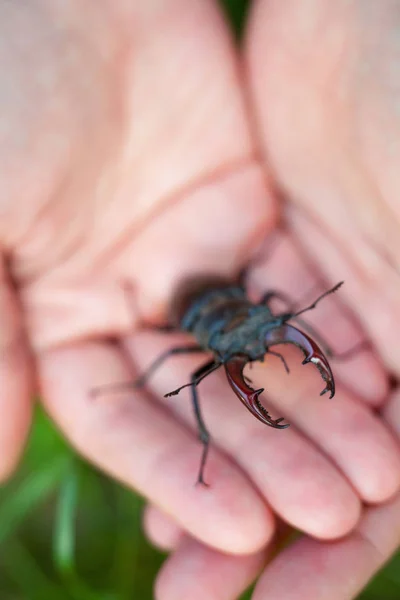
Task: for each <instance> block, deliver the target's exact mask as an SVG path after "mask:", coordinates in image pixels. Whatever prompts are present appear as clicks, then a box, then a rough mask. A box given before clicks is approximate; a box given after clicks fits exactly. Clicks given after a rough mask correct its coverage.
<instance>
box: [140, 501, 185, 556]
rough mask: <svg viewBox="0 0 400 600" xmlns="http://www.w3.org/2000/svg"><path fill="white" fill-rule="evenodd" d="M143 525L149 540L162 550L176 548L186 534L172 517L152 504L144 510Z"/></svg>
mask: <svg viewBox="0 0 400 600" xmlns="http://www.w3.org/2000/svg"><path fill="white" fill-rule="evenodd" d="M143 527H144V531H145V534H146V536H147V538H148V540H149V541H150V542H151V543H152V544H153V545H154V546H156V547H157V548H160V550H174V549H175V548H176V547H177V546H178V544H179V543H180V541H181V539H182V537H183V535H184V532H183V530H182V528H181V527H179V525H177V524H176V522H175V521H174V519H172V517H170V516H169V515H167V514H166V513H165V512H163V511H162V510H160V509H159V508H158V507H157V506H154V505H152V504H148V505H147V506H146V508H145V510H144V513H143Z"/></svg>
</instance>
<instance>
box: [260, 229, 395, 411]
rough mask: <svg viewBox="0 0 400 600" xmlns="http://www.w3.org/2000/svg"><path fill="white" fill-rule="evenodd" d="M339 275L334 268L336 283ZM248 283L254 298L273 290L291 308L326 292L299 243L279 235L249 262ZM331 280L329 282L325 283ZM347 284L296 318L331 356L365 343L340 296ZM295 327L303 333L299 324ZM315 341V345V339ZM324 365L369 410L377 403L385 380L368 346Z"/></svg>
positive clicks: (383, 396)
mask: <svg viewBox="0 0 400 600" xmlns="http://www.w3.org/2000/svg"><path fill="white" fill-rule="evenodd" d="M334 276H335V275H332V277H334ZM343 277H344V275H342V274H341V272H340V270H338V271H337V273H336V279H337V281H339V280H340V279H343ZM249 280H250V281H249V283H250V284H251V287H252V288H254V287H255V288H256V289H257V290H258V291H259V294H258V296H259V295H260V293H263V292H265V291H268V288H272V287H273V288H274V289H275V290H278V291H281V292H284V293H285V294H287V295H288V297H289V298H290V299H291V301H292V303H293V305H294V306H296V308H297V310H298V309H300V308H303V307H304V306H306V305H307V304H309V303H310V302H312V301H313V300H314V299H315V298H317V297H318V295H319V294H320V293H322V292H323V291H325V290H326V289H328V288H329V284H327V283H323V282H321V281H319V280H318V278H317V275H316V273H315V265H314V264H313V262H311V261H310V260H308V259H307V256H306V255H305V254H304V253H303V254H302V253H301V249H300V248H299V244H296V243H295V242H294V241H293V239H291V237H290V235H289V234H288V233H286V232H283V231H282V232H281V233H280V234H279V235H278V234H277V235H276V236H274V238H273V241H272V242H271V246H270V250H269V251H268V246H267V251H266V252H265V253H264V259H263V260H260V261H259V262H257V263H256V264H255V266H254V268H253V269H252V271H251V274H250V277H249ZM337 281H336V280H335V281H333V280H332V282H331V283H332V284H333V283H337ZM347 284H348V282H347V281H345V284H344V286H343V288H342V289H340V290H339V291H338V292H337V293H335V294H333V295H331V296H329V297H327V298H325V299H324V300H323V301H322V302H320V303H319V304H318V306H317V307H316V309H315V310H311V311H309V312H306V313H304V315H302V319H303V320H304V321H305V322H306V323H310V325H311V326H312V327H313V329H315V331H316V332H317V333H319V337H320V338H321V346H322V349H324V342H325V343H326V344H327V345H328V346H329V347H330V348H331V349H333V350H334V351H335V352H336V353H341V352H346V351H347V350H349V349H351V348H353V347H354V346H356V344H357V343H358V342H360V341H361V340H365V334H363V332H362V329H361V327H360V324H359V323H358V322H357V320H356V318H355V315H354V314H351V312H350V310H349V309H348V308H346V306H345V298H346V295H343V291H345V288H346V286H347ZM299 303H301V304H302V305H301V306H300V304H299ZM271 306H272V307H273V309H274V308H275V309H276V310H278V309H279V310H283V311H286V310H287V306H286V307H285V306H283V305H282V303H280V304H278V303H272V304H271ZM299 327H300V329H305V328H304V327H303V325H302V324H299ZM312 337H313V336H312ZM316 341H317V342H318V343H319V340H316ZM365 341H368V340H365ZM330 362H331V366H332V369H333V371H334V373H335V377H336V379H338V381H341V382H342V383H344V384H345V385H346V387H347V388H348V389H349V390H351V391H352V392H354V393H356V394H357V395H358V396H360V397H362V398H363V399H364V400H365V401H366V402H368V403H369V404H371V405H372V406H380V405H382V403H383V401H384V400H385V399H386V397H387V392H388V378H387V374H386V370H385V369H384V367H383V365H382V363H381V362H380V361H379V360H378V358H377V356H376V355H375V354H374V353H373V351H372V348H371V349H370V350H362V351H358V352H355V353H354V355H352V356H350V357H349V358H346V359H345V360H335V359H330Z"/></svg>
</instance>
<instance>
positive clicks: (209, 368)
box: [164, 360, 222, 486]
mask: <svg viewBox="0 0 400 600" xmlns="http://www.w3.org/2000/svg"><path fill="white" fill-rule="evenodd" d="M221 364H222V363H217V362H215V361H214V360H211V361H209V362H207V363H205V364H204V365H202V366H201V367H200V368H199V369H197V371H195V372H194V373H193V374H192V376H191V382H190V383H187V384H185V385H182V386H181V387H180V388H178V389H177V390H174V391H173V392H169V393H168V394H165V395H164V398H168V397H169V396H174V395H176V394H179V392H180V390H181V389H183V388H185V387H191V392H192V403H193V409H194V414H195V417H196V422H197V429H198V432H199V438H200V441H201V443H202V444H203V453H202V455H201V461H200V468H199V474H198V477H197V482H196V483H200V484H201V485H205V486H207V485H208V484H207V483H206V482H205V481H204V468H205V466H206V462H207V456H208V449H209V445H210V434H209V433H208V430H207V427H206V426H205V423H204V420H203V416H202V414H201V410H200V404H199V398H198V395H197V389H196V386H197V385H198V384H199V383H200V381H202V379H204V378H205V377H207V376H208V375H210V374H211V373H212V372H213V371H215V370H216V369H218V368H219V367H220V366H221Z"/></svg>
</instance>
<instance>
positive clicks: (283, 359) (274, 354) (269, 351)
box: [268, 348, 290, 373]
mask: <svg viewBox="0 0 400 600" xmlns="http://www.w3.org/2000/svg"><path fill="white" fill-rule="evenodd" d="M268 354H272V356H277V357H278V358H280V360H281V361H282V363H283V366H284V367H285V371H286V373H290V369H289V366H288V364H287V362H286V360H285V357H284V356H282V354H280V353H279V352H273V351H272V350H270V349H269V348H268Z"/></svg>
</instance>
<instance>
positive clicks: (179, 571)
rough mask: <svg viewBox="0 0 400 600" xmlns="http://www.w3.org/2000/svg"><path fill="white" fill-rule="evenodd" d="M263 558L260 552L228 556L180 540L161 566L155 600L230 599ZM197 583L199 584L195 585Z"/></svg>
mask: <svg viewBox="0 0 400 600" xmlns="http://www.w3.org/2000/svg"><path fill="white" fill-rule="evenodd" d="M265 559H266V551H265V550H263V551H261V552H258V553H256V554H251V555H250V556H229V555H226V554H221V553H220V552H217V551H215V550H212V549H211V548H207V547H206V546H203V545H202V544H199V543H198V542H196V541H194V540H192V539H190V538H184V539H183V540H182V542H181V544H180V545H179V547H178V549H177V550H176V551H175V552H174V553H173V554H172V556H170V557H169V558H168V559H167V561H166V562H165V563H164V565H163V567H162V569H161V571H160V573H159V575H158V578H157V583H156V598H157V600H186V599H187V598H190V600H203V598H207V599H208V600H232V599H233V598H238V596H239V595H240V594H241V593H242V592H243V591H244V590H245V589H246V588H247V587H248V586H249V585H250V584H251V583H252V581H254V579H255V577H256V576H257V574H258V573H259V572H260V570H261V568H262V565H263V563H264V562H265ZM199 582H201V583H200V584H199Z"/></svg>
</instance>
